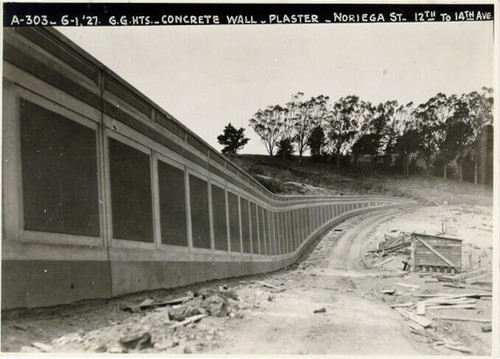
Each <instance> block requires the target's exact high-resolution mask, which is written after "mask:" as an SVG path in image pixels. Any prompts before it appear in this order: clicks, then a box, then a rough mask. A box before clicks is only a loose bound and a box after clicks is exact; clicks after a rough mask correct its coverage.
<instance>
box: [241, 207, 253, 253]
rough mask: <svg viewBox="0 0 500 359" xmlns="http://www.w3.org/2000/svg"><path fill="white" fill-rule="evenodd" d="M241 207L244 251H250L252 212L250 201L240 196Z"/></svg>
mask: <svg viewBox="0 0 500 359" xmlns="http://www.w3.org/2000/svg"><path fill="white" fill-rule="evenodd" d="M240 209H241V236H242V238H243V252H244V253H250V252H251V251H250V249H251V248H250V241H251V238H250V213H249V210H248V201H247V200H246V199H244V198H240Z"/></svg>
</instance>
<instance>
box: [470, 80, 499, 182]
mask: <svg viewBox="0 0 500 359" xmlns="http://www.w3.org/2000/svg"><path fill="white" fill-rule="evenodd" d="M467 102H468V105H469V120H470V126H471V128H472V141H470V143H469V153H470V154H471V157H472V158H473V160H474V183H475V184H477V183H478V162H479V158H481V156H482V157H488V153H485V152H484V151H485V150H487V148H485V147H484V146H482V145H481V144H482V143H484V141H483V136H485V133H488V128H489V127H490V126H492V125H493V89H491V88H487V87H483V88H482V89H481V92H477V91H474V92H471V93H469V94H468V95H467ZM485 129H486V130H485Z"/></svg>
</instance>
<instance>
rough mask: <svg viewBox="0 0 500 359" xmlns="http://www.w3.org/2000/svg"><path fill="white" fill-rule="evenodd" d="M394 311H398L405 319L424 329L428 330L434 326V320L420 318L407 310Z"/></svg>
mask: <svg viewBox="0 0 500 359" xmlns="http://www.w3.org/2000/svg"><path fill="white" fill-rule="evenodd" d="M394 310H395V311H397V312H398V313H399V314H401V315H402V316H403V317H405V318H407V319H409V320H411V321H413V322H415V323H417V324H419V325H421V326H422V327H424V328H427V327H429V326H430V325H431V324H432V320H429V319H427V318H425V317H421V316H418V315H416V314H414V313H412V312H410V311H408V310H406V309H403V308H398V307H396V308H394Z"/></svg>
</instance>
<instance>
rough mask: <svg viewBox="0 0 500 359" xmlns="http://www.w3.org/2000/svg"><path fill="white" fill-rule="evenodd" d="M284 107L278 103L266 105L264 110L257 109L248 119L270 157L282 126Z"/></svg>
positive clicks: (272, 154)
mask: <svg viewBox="0 0 500 359" xmlns="http://www.w3.org/2000/svg"><path fill="white" fill-rule="evenodd" d="M285 114H286V109H285V108H283V107H281V106H280V105H274V106H268V107H266V108H265V109H264V110H260V109H259V110H258V111H257V112H256V113H255V115H253V117H252V118H251V119H250V120H249V122H250V126H251V127H252V128H253V130H254V131H255V133H256V134H257V135H258V136H259V137H260V139H261V141H262V142H263V143H264V145H265V146H266V150H267V152H268V153H269V155H270V156H271V157H273V156H274V150H275V148H276V146H277V144H278V142H279V140H280V136H281V134H282V129H283V127H284V117H285Z"/></svg>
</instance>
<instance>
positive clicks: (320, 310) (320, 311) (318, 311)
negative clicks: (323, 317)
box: [313, 307, 326, 313]
mask: <svg viewBox="0 0 500 359" xmlns="http://www.w3.org/2000/svg"><path fill="white" fill-rule="evenodd" d="M313 313H326V308H324V307H323V308H320V309H316V310H315V311H314V312H313Z"/></svg>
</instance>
